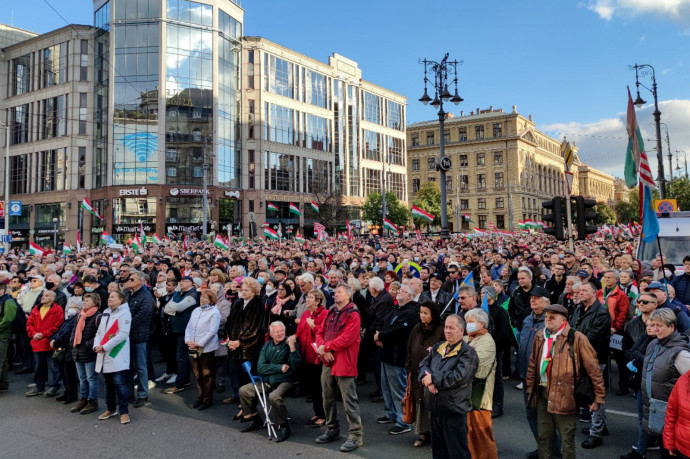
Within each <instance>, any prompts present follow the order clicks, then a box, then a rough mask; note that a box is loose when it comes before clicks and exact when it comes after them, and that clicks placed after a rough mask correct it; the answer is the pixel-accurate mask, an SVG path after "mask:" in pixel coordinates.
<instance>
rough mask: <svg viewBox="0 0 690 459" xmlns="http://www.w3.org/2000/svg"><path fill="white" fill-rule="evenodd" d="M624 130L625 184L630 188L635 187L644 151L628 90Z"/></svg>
mask: <svg viewBox="0 0 690 459" xmlns="http://www.w3.org/2000/svg"><path fill="white" fill-rule="evenodd" d="M625 128H626V130H627V131H628V150H627V153H626V155H625V169H624V171H625V184H626V185H627V186H628V187H630V188H632V187H634V186H635V185H637V173H638V171H639V167H640V158H641V155H642V152H643V151H644V141H643V140H642V134H641V133H640V127H639V126H638V125H637V118H636V116H635V105H634V104H633V100H632V96H631V95H630V88H628V114H627V122H626V124H625Z"/></svg>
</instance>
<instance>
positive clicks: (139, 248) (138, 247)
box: [132, 234, 144, 255]
mask: <svg viewBox="0 0 690 459" xmlns="http://www.w3.org/2000/svg"><path fill="white" fill-rule="evenodd" d="M132 248H134V252H135V253H136V254H137V255H139V254H140V253H142V252H143V251H144V244H142V242H141V239H140V238H139V235H138V234H136V235H134V240H133V241H132Z"/></svg>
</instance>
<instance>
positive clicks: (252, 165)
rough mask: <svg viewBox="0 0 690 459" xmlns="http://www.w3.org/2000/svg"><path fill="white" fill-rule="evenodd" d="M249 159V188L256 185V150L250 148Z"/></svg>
mask: <svg viewBox="0 0 690 459" xmlns="http://www.w3.org/2000/svg"><path fill="white" fill-rule="evenodd" d="M247 159H248V160H249V170H248V172H249V189H251V190H253V189H254V188H255V187H256V154H255V152H254V150H248V152H247Z"/></svg>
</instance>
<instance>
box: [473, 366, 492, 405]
mask: <svg viewBox="0 0 690 459" xmlns="http://www.w3.org/2000/svg"><path fill="white" fill-rule="evenodd" d="M495 366H496V359H494V363H492V364H491V369H490V370H489V373H488V374H487V375H486V378H474V379H472V397H471V398H470V400H471V402H472V409H474V410H480V409H481V406H482V399H483V398H484V392H485V391H486V380H487V379H489V376H491V372H492V371H494V367H495Z"/></svg>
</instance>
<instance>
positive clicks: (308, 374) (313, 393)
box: [299, 362, 326, 419]
mask: <svg viewBox="0 0 690 459" xmlns="http://www.w3.org/2000/svg"><path fill="white" fill-rule="evenodd" d="M299 369H300V385H301V386H302V388H303V389H304V391H305V392H306V394H307V395H309V396H310V397H311V403H312V408H313V409H314V415H315V416H318V417H319V419H326V413H325V412H324V409H323V397H322V389H321V365H316V364H313V363H304V362H302V364H301V365H300V367H299Z"/></svg>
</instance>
